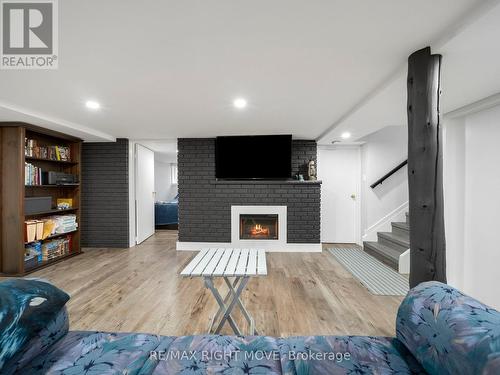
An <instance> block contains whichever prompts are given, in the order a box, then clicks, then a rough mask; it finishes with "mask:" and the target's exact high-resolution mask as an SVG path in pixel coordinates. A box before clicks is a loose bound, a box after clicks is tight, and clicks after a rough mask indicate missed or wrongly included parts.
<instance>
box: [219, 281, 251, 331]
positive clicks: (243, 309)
mask: <svg viewBox="0 0 500 375" xmlns="http://www.w3.org/2000/svg"><path fill="white" fill-rule="evenodd" d="M237 279H238V278H237ZM247 279H248V277H247ZM224 281H225V282H226V285H227V287H228V288H229V293H230V294H232V295H233V296H234V297H233V298H234V299H236V303H237V304H238V307H239V308H240V310H241V313H242V314H243V316H244V317H245V319H246V320H247V322H248V325H249V326H250V334H251V335H258V332H257V330H256V329H255V322H254V320H253V318H252V316H251V315H250V313H249V312H248V310H247V309H246V307H245V305H243V302H241V299H240V297H239V296H236V290H235V289H234V288H235V287H236V285H237V281H235V282H234V283H233V284H231V281H230V280H229V278H228V277H224Z"/></svg>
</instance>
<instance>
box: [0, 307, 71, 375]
mask: <svg viewBox="0 0 500 375" xmlns="http://www.w3.org/2000/svg"><path fill="white" fill-rule="evenodd" d="M68 328H69V321H68V312H67V311H66V307H63V308H62V310H61V311H59V313H58V314H57V316H56V317H55V318H54V319H53V320H52V321H51V322H49V323H48V324H47V326H46V327H45V328H44V329H42V330H41V331H40V333H39V334H38V335H36V336H35V337H33V338H32V339H31V340H30V341H29V342H28V344H26V345H25V348H24V349H23V350H21V351H19V352H17V353H16V354H15V355H14V356H13V357H12V358H11V359H10V360H9V361H8V362H7V363H6V364H5V365H4V367H3V369H2V371H1V373H2V375H10V374H19V373H22V372H21V369H22V368H23V367H24V366H26V365H27V364H29V363H31V361H33V359H34V358H36V357H37V356H39V355H41V354H42V353H44V352H45V351H46V350H47V349H48V348H50V347H51V346H52V345H53V344H54V343H55V342H56V341H58V340H59V339H60V338H61V337H63V336H64V335H66V334H67V333H68Z"/></svg>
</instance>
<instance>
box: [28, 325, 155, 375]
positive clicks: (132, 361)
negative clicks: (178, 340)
mask: <svg viewBox="0 0 500 375" xmlns="http://www.w3.org/2000/svg"><path fill="white" fill-rule="evenodd" d="M160 342H161V337H159V336H154V335H146V334H129V333H106V332H80V331H72V332H69V333H68V334H67V335H66V336H65V337H63V338H62V339H61V340H59V341H58V342H56V343H55V344H53V345H52V346H51V347H50V349H49V350H48V351H46V352H45V353H43V354H42V355H40V356H38V357H37V358H36V359H35V360H34V361H32V362H31V363H30V364H28V365H27V366H26V367H24V368H23V369H22V374H23V375H24V374H25V375H29V374H32V375H34V374H74V375H78V374H87V375H92V374H95V375H100V374H118V373H120V374H121V373H126V374H130V375H132V374H138V373H139V371H140V370H141V368H142V367H143V366H144V364H145V363H146V360H147V359H148V358H149V356H150V351H151V350H154V349H155V348H157V347H158V345H159V344H160Z"/></svg>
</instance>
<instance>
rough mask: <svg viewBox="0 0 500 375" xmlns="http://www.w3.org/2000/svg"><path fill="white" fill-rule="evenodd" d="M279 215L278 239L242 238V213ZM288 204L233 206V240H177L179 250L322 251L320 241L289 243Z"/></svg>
mask: <svg viewBox="0 0 500 375" xmlns="http://www.w3.org/2000/svg"><path fill="white" fill-rule="evenodd" d="M252 214H255V215H258V214H261V215H278V239H277V240H242V239H240V215H252ZM287 215H288V213H287V206H231V242H180V241H178V242H177V250H188V251H193V250H194V251H197V250H201V249H203V248H220V247H223V248H227V247H235V248H259V249H264V250H266V251H268V252H290V253H291V252H321V251H322V246H321V244H320V243H288V241H287Z"/></svg>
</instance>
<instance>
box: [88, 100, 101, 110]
mask: <svg viewBox="0 0 500 375" xmlns="http://www.w3.org/2000/svg"><path fill="white" fill-rule="evenodd" d="M85 107H87V108H88V109H99V108H101V105H100V104H99V103H97V102H96V101H94V100H87V101H86V102H85Z"/></svg>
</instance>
